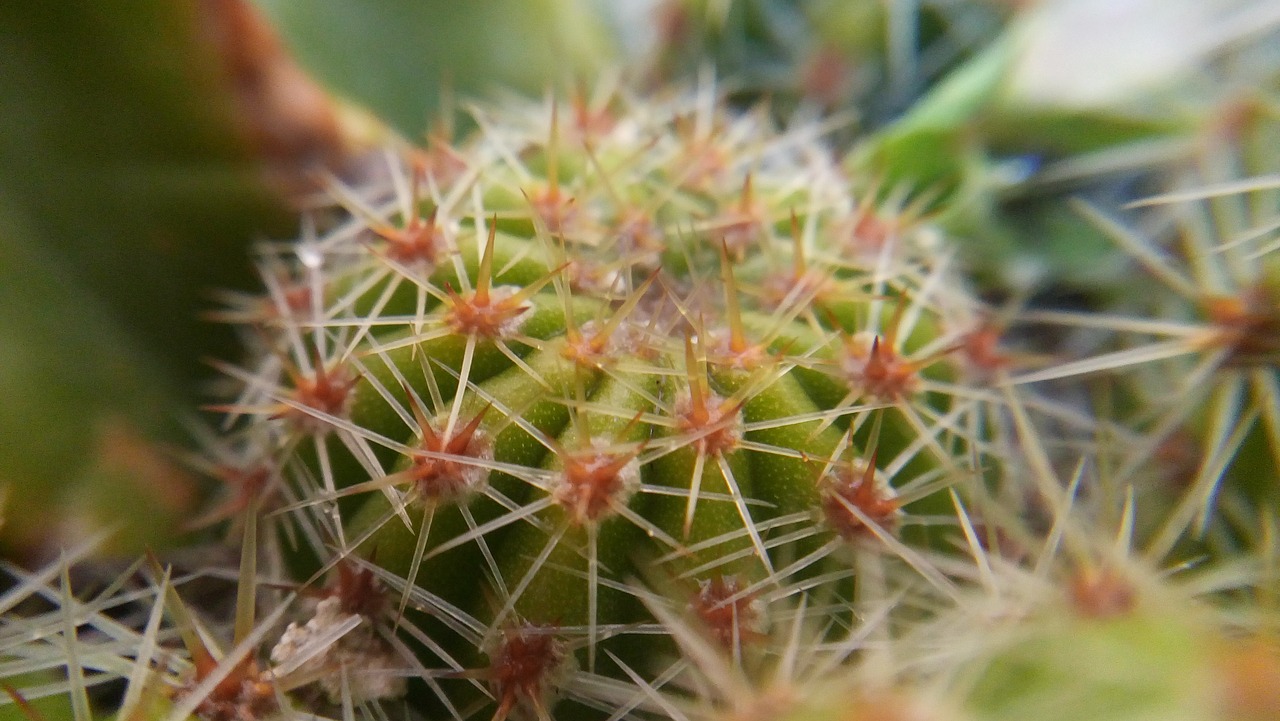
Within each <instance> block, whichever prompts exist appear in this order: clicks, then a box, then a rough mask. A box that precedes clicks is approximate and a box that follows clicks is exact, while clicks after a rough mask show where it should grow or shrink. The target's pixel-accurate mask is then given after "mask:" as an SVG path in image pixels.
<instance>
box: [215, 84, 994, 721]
mask: <svg viewBox="0 0 1280 721" xmlns="http://www.w3.org/2000/svg"><path fill="white" fill-rule="evenodd" d="M494 112H495V115H494V116H493V117H490V116H489V115H488V114H485V113H481V114H478V115H477V119H478V121H479V124H480V126H481V129H482V131H481V132H480V133H479V135H478V137H476V138H474V139H473V140H471V141H469V142H468V143H466V144H464V145H461V146H459V147H458V148H456V149H437V150H436V151H435V152H436V153H449V154H450V157H451V158H453V159H454V160H456V163H455V165H454V166H445V165H443V164H441V163H439V162H437V161H438V160H439V158H438V157H433V156H426V155H423V154H421V153H418V152H416V151H410V152H408V153H407V154H406V155H405V156H403V157H396V158H389V162H388V163H387V167H386V168H385V170H386V173H385V176H384V179H383V180H382V181H380V182H375V183H374V184H372V185H371V186H370V187H367V188H360V189H347V188H335V193H336V196H337V197H338V199H339V200H340V201H341V202H342V204H343V205H344V206H345V207H346V209H347V211H348V212H349V213H350V220H345V221H339V222H337V223H336V224H334V225H333V226H332V227H328V228H325V229H323V232H318V233H317V234H315V235H314V236H313V237H311V238H309V239H304V241H303V243H302V244H301V245H300V246H298V247H297V248H296V249H289V250H285V251H283V252H281V251H276V250H270V249H268V250H267V251H265V253H264V256H263V265H264V267H269V268H274V269H277V271H276V274H275V277H276V278H277V279H279V278H284V279H286V280H283V281H281V280H277V281H274V283H272V281H271V279H270V278H268V281H269V285H270V286H271V287H272V288H273V293H272V300H273V301H274V303H273V304H271V305H270V306H269V310H268V311H266V312H263V313H262V314H260V318H259V322H258V323H257V332H258V334H259V336H260V337H261V338H262V339H263V341H262V345H263V352H264V357H263V360H262V361H260V362H259V364H258V366H257V367H256V368H254V367H253V366H252V365H251V366H250V369H249V370H234V371H233V373H235V374H236V375H237V376H238V377H240V378H241V379H242V380H245V381H246V388H247V389H246V391H245V393H244V394H243V395H242V397H241V398H240V399H238V401H237V402H236V403H235V404H232V405H229V406H228V408H229V410H231V411H232V412H233V413H235V414H241V413H243V414H245V415H247V416H249V417H248V418H245V419H244V424H243V425H244V426H245V427H248V428H263V427H265V428H266V429H267V431H266V432H267V433H268V434H269V436H270V437H271V438H273V439H274V441H273V443H272V445H273V446H274V447H275V448H276V449H277V450H275V451H273V454H274V455H275V458H274V459H273V461H272V462H273V463H274V464H276V465H277V466H279V467H281V468H284V469H285V474H286V476H287V477H288V478H289V484H290V487H291V488H292V489H293V491H292V495H293V496H294V497H295V499H296V501H295V502H294V503H293V504H292V505H290V506H289V507H288V509H287V513H288V514H289V516H290V517H296V518H300V519H303V518H305V519H306V520H305V521H304V523H306V524H307V525H308V526H310V527H313V528H316V529H319V530H318V531H317V535H318V536H319V537H321V538H322V539H324V540H323V543H325V544H326V545H330V546H332V547H334V548H336V549H337V551H338V555H339V556H346V555H348V554H353V553H354V554H356V555H358V556H361V557H363V558H365V559H367V560H368V561H371V562H373V563H374V564H376V565H377V566H379V567H381V568H382V569H384V570H385V571H386V572H389V573H391V574H393V576H394V577H398V578H401V579H408V580H409V582H410V585H411V586H417V587H420V588H422V589H424V590H426V591H427V592H428V593H430V594H432V597H433V598H435V599H437V600H438V602H440V603H442V604H444V605H443V606H441V607H440V608H437V609H436V610H435V611H434V612H433V611H430V610H429V611H428V612H427V614H426V615H425V616H422V615H421V614H419V615H418V616H416V617H414V622H416V623H421V624H423V628H439V627H440V626H441V623H439V621H440V620H441V619H440V618H439V616H440V615H441V614H444V613H445V612H443V611H441V610H440V609H441V608H449V609H451V610H450V611H448V614H455V615H456V614H457V613H462V614H464V615H465V616H466V617H467V618H469V619H471V620H473V621H474V624H475V629H477V630H478V633H479V637H480V638H479V641H477V640H476V639H475V638H471V639H469V640H468V639H455V640H454V641H441V642H440V643H441V644H442V646H441V647H440V648H441V650H442V651H445V652H447V653H448V654H451V655H453V656H454V657H456V658H457V659H462V660H464V662H465V663H467V664H477V663H479V664H483V663H485V661H483V657H482V655H481V654H479V653H478V651H485V652H487V653H488V654H489V655H490V658H489V661H488V662H489V663H490V664H491V665H490V667H489V668H488V669H487V671H481V670H477V671H476V673H478V674H480V677H486V675H487V679H488V681H489V684H490V690H491V693H492V695H493V696H494V698H495V701H496V703H497V704H498V708H499V709H502V713H506V712H509V711H511V710H512V709H515V708H527V709H528V710H532V711H539V709H542V710H545V705H544V704H545V703H546V702H549V699H550V698H552V696H554V695H555V694H554V693H553V692H552V691H551V690H550V689H549V688H547V687H545V686H544V685H543V684H542V683H541V681H540V680H539V679H532V678H531V679H508V680H507V681H503V682H499V681H495V680H494V679H495V678H500V677H503V676H502V673H501V672H502V668H501V667H500V666H501V664H498V665H497V666H494V665H492V664H495V663H497V662H496V661H495V660H494V659H497V658H500V657H502V653H503V650H502V649H501V648H497V649H495V647H494V645H493V644H495V643H498V644H499V645H501V642H502V639H503V638H519V637H520V633H521V632H520V631H519V629H520V628H532V627H543V628H549V629H560V636H561V637H562V641H563V643H566V644H568V645H567V646H566V648H572V649H575V650H574V651H573V653H574V654H575V655H577V656H578V660H577V663H578V666H579V667H580V668H583V669H585V670H586V672H594V671H595V670H596V669H597V668H601V669H606V667H607V670H606V671H604V672H606V673H608V674H611V675H621V674H622V673H623V671H622V670H621V669H620V668H619V667H618V666H617V663H616V662H615V661H612V660H610V659H615V658H617V656H615V655H614V654H617V653H622V654H624V655H625V654H627V653H631V654H633V655H634V654H635V653H638V651H636V649H638V648H643V647H645V646H646V644H647V645H649V646H653V643H655V642H656V641H655V640H654V639H658V638H660V637H661V636H662V635H663V634H661V633H657V634H655V633H654V632H653V631H652V630H651V629H652V627H653V622H652V620H649V621H647V622H646V620H645V616H646V614H645V613H644V612H643V610H642V607H641V604H639V603H638V601H637V599H636V598H635V597H634V596H635V591H634V590H633V586H634V584H635V583H636V582H638V581H641V580H643V581H644V582H646V583H653V584H658V585H660V586H663V587H670V588H676V589H682V590H679V591H678V592H677V593H678V594H683V595H684V596H686V597H687V602H688V603H690V604H694V605H697V599H699V598H701V599H703V601H702V602H703V604H704V608H703V610H704V611H705V613H704V614H703V618H704V621H705V623H706V624H708V626H709V627H708V629H707V630H708V632H709V633H711V634H712V636H714V637H719V638H724V639H730V640H731V641H730V643H731V645H732V644H734V643H736V644H739V645H740V644H741V643H743V642H744V639H749V638H750V637H751V634H747V633H745V632H744V633H740V632H739V631H738V630H735V628H734V627H733V624H735V623H737V621H736V620H735V619H734V618H732V614H726V613H724V612H723V610H724V609H727V608H731V607H736V604H737V603H738V602H739V601H740V600H742V599H747V598H752V597H756V596H760V595H763V594H766V593H772V592H776V591H778V590H779V589H784V588H787V587H788V586H789V584H792V583H794V582H798V580H799V579H800V578H810V577H821V576H822V575H823V574H828V575H831V574H833V573H834V576H836V577H841V578H844V579H845V581H844V583H845V584H847V583H848V580H847V579H848V578H849V577H850V576H851V575H852V570H851V569H852V567H851V566H850V565H849V556H848V554H847V553H845V552H844V551H843V549H845V548H849V547H859V548H862V549H863V551H865V550H867V549H872V548H875V547H879V548H881V549H890V548H893V547H898V548H901V547H902V546H901V544H900V542H899V541H897V540H896V537H897V536H898V534H899V532H900V530H902V527H903V526H904V525H909V524H910V523H911V522H912V518H913V517H914V516H915V515H916V514H917V513H918V512H917V511H916V510H915V509H916V508H926V507H927V508H928V509H929V510H928V511H927V512H928V513H930V514H936V513H937V512H938V508H943V509H946V511H949V506H948V505H946V504H945V503H944V504H943V505H941V506H939V505H938V504H937V503H936V502H933V501H931V500H930V496H931V494H932V492H933V491H936V490H937V489H939V488H941V487H943V486H945V485H953V484H957V483H959V484H964V483H967V481H966V480H965V478H964V477H963V476H964V475H965V473H964V471H963V468H964V467H966V466H967V464H968V463H969V462H970V458H972V457H973V455H972V454H973V453H977V452H978V451H977V448H976V446H975V441H976V440H978V439H974V438H972V437H969V436H968V435H966V433H965V432H963V431H961V430H960V426H959V425H958V424H956V423H954V422H953V421H952V420H949V419H948V416H947V414H948V412H949V410H950V409H951V407H952V405H953V401H952V399H953V398H956V397H959V396H957V391H956V389H957V388H959V387H961V385H960V383H961V381H960V380H959V379H960V378H961V377H962V376H963V375H964V372H963V366H962V364H961V362H960V360H959V359H958V358H956V355H957V353H956V351H957V349H958V348H959V347H960V340H961V339H962V338H963V337H964V336H965V334H968V333H970V332H973V331H974V330H975V329H977V328H978V325H979V323H978V319H979V317H980V315H979V314H980V312H981V308H980V305H979V304H978V303H977V302H976V301H974V300H973V299H971V298H969V297H968V296H967V295H966V293H965V290H964V287H963V285H962V284H961V283H960V282H959V281H958V280H957V278H956V277H955V276H954V275H953V274H952V270H951V268H950V267H949V266H948V264H947V262H946V259H947V255H946V253H945V252H943V251H942V249H941V248H940V247H937V246H936V245H934V244H936V239H934V238H932V237H931V236H929V235H928V233H927V232H925V233H923V234H921V233H919V232H917V231H914V230H903V231H902V232H900V233H898V232H882V233H880V234H878V235H874V236H872V237H859V234H860V233H861V234H865V233H867V232H868V231H867V226H866V224H865V223H864V222H861V220H860V218H862V217H863V215H864V214H865V212H866V208H865V207H864V206H863V205H862V204H860V203H859V202H858V201H857V200H856V199H854V198H853V197H851V195H850V191H849V186H848V184H847V181H846V180H845V179H844V178H843V177H842V173H841V171H840V170H839V167H838V165H837V164H836V163H835V162H834V160H833V159H832V157H831V155H830V151H829V150H828V149H826V148H825V147H824V146H823V145H822V144H821V142H820V139H819V138H818V137H817V133H816V131H815V130H814V129H812V128H804V127H800V128H796V129H793V130H789V131H787V132H784V133H779V132H777V131H775V130H773V129H772V128H770V127H769V125H768V123H767V121H766V120H765V119H764V116H763V115H762V114H749V115H744V116H738V117H734V116H731V115H728V114H726V113H724V112H723V111H721V110H720V109H718V107H717V103H716V101H715V99H714V97H712V96H711V95H710V94H708V93H707V92H698V93H692V94H689V95H684V96H672V97H669V98H663V99H660V100H657V101H644V102H641V101H636V100H631V99H628V98H625V97H621V96H615V97H610V98H607V99H606V100H604V101H600V102H596V103H594V104H588V103H586V102H585V101H577V102H575V103H571V104H558V103H552V104H547V105H541V106H536V105H535V106H525V107H520V108H505V109H501V110H498V111H494ZM445 167H449V168H450V169H449V170H448V171H447V172H446V171H445V170H441V168H445ZM882 230H883V229H882ZM291 278H292V279H297V280H296V282H295V283H294V285H293V287H291V286H290V281H288V280H287V279H291ZM290 298H295V299H299V298H300V299H301V301H295V302H294V303H293V304H292V305H290V302H289V299H290ZM262 407H266V408H270V409H271V410H270V412H266V413H264V412H263V411H261V410H259V408H262ZM877 408H880V409H883V410H880V411H876V410H875V409H877ZM873 417H875V420H874V422H871V420H872V418H873ZM872 426H874V431H872V430H871V429H872ZM258 432H262V431H258ZM868 443H870V444H872V447H868ZM869 463H870V464H875V465H879V466H881V467H882V468H884V467H889V468H892V469H895V470H896V473H897V474H898V475H897V476H896V477H892V478H891V477H889V476H888V474H884V473H880V472H876V473H874V474H873V473H872V472H871V471H870V469H869V467H868V464H869ZM873 476H874V477H873ZM913 479H914V480H913ZM907 482H910V484H911V485H910V488H914V489H915V490H917V491H920V492H918V493H915V494H913V496H912V497H911V498H909V499H903V500H905V501H908V502H907V504H906V508H905V509H900V508H899V506H901V505H902V502H901V501H900V500H899V499H897V498H896V497H895V495H894V491H893V490H892V488H891V487H892V486H894V485H900V484H903V483H907ZM921 489H923V490H921ZM921 499H924V501H925V503H923V504H920V503H916V504H915V505H914V506H913V505H912V503H913V502H917V501H920V500H921ZM930 503H933V505H929V504H930ZM904 510H905V512H906V514H905V515H903V511H904ZM338 519H341V521H340V524H341V525H340V526H339V525H335V524H337V523H338V522H339V521H338ZM953 528H954V524H953ZM426 529H429V531H428V530H426ZM924 538H926V536H920V539H924ZM917 540H919V539H917ZM887 543H888V544H889V545H886V544H887ZM863 551H859V552H863ZM286 555H292V557H293V558H294V560H293V561H291V562H290V563H292V564H293V565H294V566H295V567H298V568H302V567H305V566H307V565H310V567H311V568H312V569H313V570H314V569H316V568H318V567H319V566H317V562H318V561H320V560H321V559H327V558H332V557H333V550H332V549H330V548H310V549H302V550H299V551H295V552H286ZM308 557H310V558H312V559H313V560H311V561H309V562H308V561H306V560H305V559H306V558H308ZM299 559H301V560H299ZM299 564H302V565H301V566H299ZM637 564H639V565H637ZM331 565H332V562H331V561H330V562H328V563H320V566H331ZM842 569H843V570H842ZM629 589H630V590H629ZM717 589H718V591H719V592H723V593H728V594H729V596H737V598H733V597H725V598H719V599H716V598H713V596H714V595H715V592H716V591H717ZM729 589H736V590H729ZM707 594H711V595H710V596H708V595H707ZM409 595H410V591H408V590H406V591H404V592H402V594H401V596H402V598H401V603H400V604H399V605H400V606H401V608H404V607H405V606H406V604H407V600H408V597H409ZM708 599H709V600H708ZM707 604H709V605H707ZM409 610H410V613H411V616H412V613H413V610H414V609H413V608H410V609H409ZM433 613H434V614H435V615H436V616H437V618H436V620H434V621H433V620H432V618H431V617H432V615H433ZM445 615H447V614H445ZM637 624H638V625H637ZM646 624H647V625H646ZM716 624H720V625H722V626H724V624H729V626H725V627H720V628H716V627H715V626H716ZM446 625H447V624H446ZM645 629H650V630H645ZM513 634H514V635H513ZM637 634H638V635H637ZM646 638H649V639H650V640H648V641H646V640H645V639H646ZM477 645H478V646H479V648H477ZM526 645H527V644H526ZM661 646H662V644H661V643H658V646H657V647H661ZM655 648H656V647H655ZM508 650H509V649H508ZM606 654H608V655H606ZM438 655H439V653H436V654H434V656H438ZM434 656H433V654H431V653H424V655H423V657H422V659H421V662H422V663H423V664H424V665H425V666H427V667H428V668H432V667H437V666H439V664H440V663H441V659H440V658H437V657H434ZM534 666H537V664H531V665H530V667H534ZM535 688H536V689H539V690H538V691H537V693H534V694H533V696H530V694H531V693H533V692H532V691H531V689H535ZM464 695H465V693H464ZM543 695H545V696H546V698H542V697H541V696H543ZM460 698H461V697H460Z"/></svg>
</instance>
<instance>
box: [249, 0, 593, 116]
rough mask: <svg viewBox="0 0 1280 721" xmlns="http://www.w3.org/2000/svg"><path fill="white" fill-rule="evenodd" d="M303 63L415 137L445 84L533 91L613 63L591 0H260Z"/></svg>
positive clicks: (464, 93)
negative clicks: (461, 0) (459, 0)
mask: <svg viewBox="0 0 1280 721" xmlns="http://www.w3.org/2000/svg"><path fill="white" fill-rule="evenodd" d="M258 4H259V5H260V6H261V7H262V8H263V9H264V10H265V11H266V12H267V14H268V15H269V16H270V17H271V19H272V20H273V21H274V22H275V24H276V26H277V27H278V28H279V30H280V32H281V34H282V35H283V36H284V38H285V41H286V43H287V44H288V45H289V46H290V47H291V49H292V50H293V52H294V53H295V55H296V56H297V58H298V60H299V62H301V63H302V64H303V65H304V66H306V67H307V68H308V69H309V70H311V72H312V73H314V74H315V76H316V77H317V78H318V79H319V80H321V81H322V82H323V83H325V84H326V85H328V86H329V87H330V88H331V89H333V90H334V91H335V92H337V93H339V94H341V95H344V96H346V97H347V98H350V99H352V100H355V101H357V102H359V103H361V104H362V105H365V106H366V107H368V108H369V109H370V110H372V111H373V112H374V113H376V114H377V115H379V116H381V117H382V119H384V120H386V121H388V122H390V123H391V124H393V125H394V126H396V127H397V128H399V129H400V131H401V132H403V133H405V134H406V135H407V136H409V137H415V136H418V135H420V134H421V133H422V131H423V130H424V129H426V127H427V124H428V121H429V120H430V119H431V118H432V117H433V116H434V114H435V112H436V110H437V109H438V108H439V102H440V92H441V87H442V84H448V85H449V86H451V87H452V90H453V91H455V92H457V93H458V95H459V96H460V97H475V96H477V95H479V96H483V95H484V94H486V93H490V92H492V91H493V90H495V89H503V90H517V91H522V92H526V93H532V94H537V93H540V92H542V91H544V90H545V89H546V88H547V86H548V83H573V82H576V81H579V80H584V79H585V80H591V79H592V78H594V77H595V74H596V73H597V72H598V71H599V70H600V69H601V68H603V67H606V66H608V65H609V64H610V63H612V62H613V61H615V60H616V59H617V58H616V56H615V47H616V45H617V38H615V37H613V36H612V34H611V31H610V29H609V27H608V26H607V25H606V23H605V21H604V18H603V17H601V15H600V13H599V12H598V7H599V6H598V5H597V4H596V3H592V2H590V1H589V0H468V1H467V2H457V1H456V0H258Z"/></svg>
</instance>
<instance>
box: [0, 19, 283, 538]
mask: <svg viewBox="0 0 1280 721" xmlns="http://www.w3.org/2000/svg"><path fill="white" fill-rule="evenodd" d="M197 10H198V4H197V2H195V1H193V0H183V1H179V2H155V1H154V0H102V1H101V2H93V3H77V2H49V3H0V67H3V68H4V72H0V97H4V98H5V110H4V112H3V113H0V397H3V398H4V410H3V411H0V437H3V438H4V442H3V443H2V444H0V485H3V486H6V487H7V488H8V498H7V507H6V509H5V518H6V523H5V526H4V529H3V534H4V535H3V538H4V539H5V544H6V545H12V544H14V543H20V542H19V541H17V540H15V539H23V541H21V542H34V541H35V540H37V539H38V538H48V537H50V536H51V535H53V534H55V533H66V532H71V533H78V532H84V531H86V530H87V529H85V528H75V529H74V530H72V529H71V526H75V525H76V523H78V522H83V521H87V520H88V519H93V520H94V521H96V522H102V521H104V520H110V521H119V522H122V523H124V524H125V525H126V526H131V527H132V528H134V529H145V530H146V531H148V532H149V534H150V535H148V534H145V533H144V534H142V536H139V537H137V538H136V540H138V542H148V543H154V542H156V541H157V539H158V536H157V534H161V533H163V532H164V531H165V530H167V527H168V524H166V522H165V521H164V520H163V519H162V518H161V517H160V516H157V515H156V511H157V507H156V506H155V504H154V503H152V501H154V500H156V498H158V497H159V496H152V495H148V494H147V490H148V489H144V488H141V487H139V486H138V485H137V484H138V483H140V482H145V481H146V480H147V479H146V478H145V476H146V475H147V474H146V473H139V472H138V471H140V470H141V469H143V467H144V466H146V465H147V464H149V463H151V462H152V461H154V460H155V458H154V457H153V456H154V455H155V451H154V446H152V445H151V440H152V439H155V438H159V437H169V438H173V437H175V436H177V435H178V434H176V433H175V432H173V430H172V428H173V427H174V425H175V424H174V420H175V418H176V417H177V416H178V415H179V414H180V413H181V412H183V411H184V410H185V409H187V408H189V406H190V404H191V403H192V400H193V399H195V398H197V397H199V393H200V391H201V389H200V385H199V383H198V382H197V380H198V379H200V378H203V377H207V376H208V375H209V373H208V371H207V369H206V368H205V366H204V365H203V362H202V358H203V357H205V356H210V355H214V356H222V357H230V356H231V355H232V354H233V353H234V352H235V351H234V348H235V343H234V338H233V335H232V333H231V331H230V330H229V329H226V328H221V327H217V326H214V325H212V324H209V323H206V322H203V321H201V320H200V319H199V314H200V312H201V311H203V310H207V309H208V308H209V307H210V306H211V301H210V299H209V291H210V290H212V289H216V288H225V287H249V286H250V284H251V282H252V281H251V280H250V277H251V273H250V270H251V269H250V264H249V261H248V254H247V249H248V245H249V243H250V241H251V240H252V239H253V238H254V237H255V236H256V235H258V234H260V233H263V232H278V233H287V232H291V231H290V230H289V228H290V227H291V225H292V220H291V219H289V217H288V214H286V213H285V212H284V208H283V207H282V205H281V202H280V201H279V200H278V199H277V197H276V196H275V195H274V194H273V193H272V192H270V191H269V190H268V189H267V187H266V185H265V182H264V180H263V177H262V171H261V169H260V163H259V162H258V160H257V159H255V158H254V157H253V156H252V154H251V152H250V150H249V149H248V147H247V146H246V144H245V143H244V142H243V141H242V139H241V136H242V129H241V128H240V127H239V126H238V125H237V118H236V117H235V116H234V114H233V110H232V103H231V96H230V91H229V88H228V86H227V81H226V77H225V71H224V69H223V68H222V67H221V65H220V63H219V59H218V58H217V57H216V56H215V55H214V54H213V51H212V49H211V48H209V47H208V46H207V45H206V44H205V43H204V42H203V40H202V38H201V30H202V29H201V27H200V26H199V22H198V18H199V17H200V16H199V14H198V12H197ZM113 433H114V434H115V435H112V434H113ZM121 438H127V439H130V443H132V444H133V448H132V451H136V453H135V454H134V455H128V454H124V455H122V452H123V451H124V450H127V449H124V448H122V443H120V439H121ZM112 439H114V440H112ZM157 467H158V466H157ZM104 473H105V474H106V475H105V476H104V475H103V474H104ZM153 475H154V474H153ZM106 477H110V478H112V479H114V480H113V481H111V483H109V484H108V485H107V486H103V487H100V488H97V489H96V490H93V492H92V493H89V492H88V491H89V490H90V485H89V484H91V483H95V482H97V480H101V479H102V478H106ZM92 479H97V480H92ZM151 480H158V477H156V478H152V479H151ZM150 490H152V491H165V492H167V491H169V490H177V491H181V489H180V488H168V487H166V488H163V489H160V488H155V489H150ZM188 491H189V489H188ZM95 494H96V497H99V498H110V499H112V501H113V503H114V506H112V508H111V510H110V511H107V510H105V509H103V510H102V512H98V510H95V509H94V508H87V507H85V506H84V499H87V498H89V497H93V496H94V495H95ZM161 495H163V494H161ZM125 499H128V500H131V501H132V502H125V503H121V501H122V500H125ZM62 504H69V505H79V508H77V510H76V514H77V519H78V520H77V521H75V522H72V521H71V520H69V519H68V518H67V517H66V516H64V515H62V514H61V512H62V511H63V510H64V506H63V505H62ZM108 517H109V518H108Z"/></svg>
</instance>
